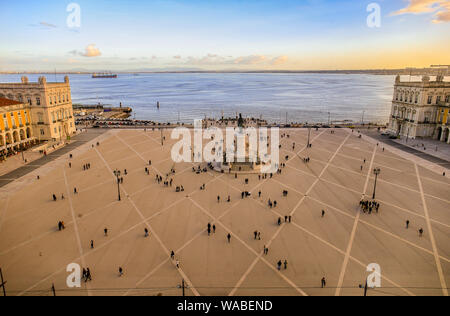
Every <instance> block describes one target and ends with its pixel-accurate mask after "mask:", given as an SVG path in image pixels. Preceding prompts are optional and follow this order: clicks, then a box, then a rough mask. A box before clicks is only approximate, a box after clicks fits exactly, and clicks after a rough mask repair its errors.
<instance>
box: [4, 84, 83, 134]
mask: <svg viewBox="0 0 450 316" xmlns="http://www.w3.org/2000/svg"><path fill="white" fill-rule="evenodd" d="M0 98H6V99H9V100H14V101H17V102H19V103H20V104H26V105H27V106H28V112H27V113H28V115H29V117H28V119H29V120H30V123H31V129H32V133H33V135H34V136H35V137H36V138H37V139H38V140H41V141H42V140H54V141H57V140H58V141H61V140H65V139H68V138H70V136H72V135H73V134H75V132H76V127H75V121H74V118H73V108H72V96H71V93H70V83H69V77H68V76H66V77H65V78H64V82H47V79H46V78H45V77H39V79H38V82H28V78H27V77H26V76H24V77H22V82H21V83H0ZM6 117H8V115H6ZM18 118H19V119H20V115H19V116H18ZM23 119H24V118H23ZM3 121H4V122H3V124H4V123H5V122H6V121H5V120H3ZM2 131H3V130H2Z"/></svg>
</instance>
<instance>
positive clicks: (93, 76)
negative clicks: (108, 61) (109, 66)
mask: <svg viewBox="0 0 450 316" xmlns="http://www.w3.org/2000/svg"><path fill="white" fill-rule="evenodd" d="M92 78H117V74H112V73H106V72H104V73H94V74H92Z"/></svg>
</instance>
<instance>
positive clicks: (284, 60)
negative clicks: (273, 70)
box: [270, 56, 289, 66]
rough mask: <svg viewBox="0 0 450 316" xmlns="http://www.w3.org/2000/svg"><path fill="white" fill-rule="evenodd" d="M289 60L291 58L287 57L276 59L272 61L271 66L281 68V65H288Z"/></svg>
mask: <svg viewBox="0 0 450 316" xmlns="http://www.w3.org/2000/svg"><path fill="white" fill-rule="evenodd" d="M288 59H289V58H288V57H287V56H279V57H275V58H274V59H272V60H271V62H270V64H271V65H273V66H279V65H282V64H285V63H287V61H288Z"/></svg>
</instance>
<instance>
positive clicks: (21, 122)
mask: <svg viewBox="0 0 450 316" xmlns="http://www.w3.org/2000/svg"><path fill="white" fill-rule="evenodd" d="M19 126H23V121H22V115H20V114H19Z"/></svg>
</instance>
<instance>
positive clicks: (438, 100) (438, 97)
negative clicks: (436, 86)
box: [436, 95, 441, 104]
mask: <svg viewBox="0 0 450 316" xmlns="http://www.w3.org/2000/svg"><path fill="white" fill-rule="evenodd" d="M439 102H441V96H440V95H438V96H437V97H436V104H439Z"/></svg>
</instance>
